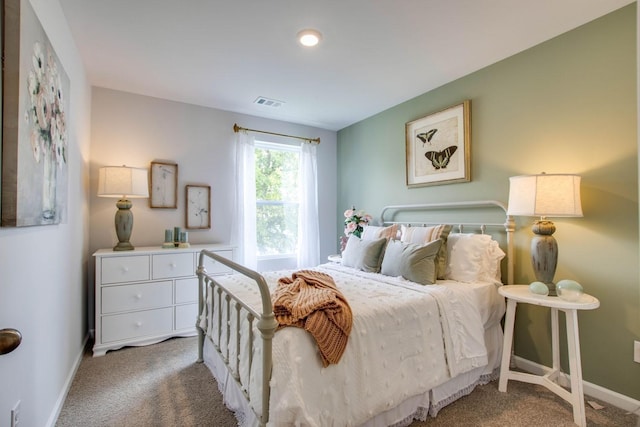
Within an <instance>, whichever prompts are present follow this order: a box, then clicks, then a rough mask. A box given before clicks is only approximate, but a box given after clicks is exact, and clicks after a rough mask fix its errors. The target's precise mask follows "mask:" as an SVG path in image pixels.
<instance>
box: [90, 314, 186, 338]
mask: <svg viewBox="0 0 640 427" xmlns="http://www.w3.org/2000/svg"><path fill="white" fill-rule="evenodd" d="M172 330H173V307H168V308H160V309H157V310H147V311H137V312H135V313H127V314H115V315H112V316H103V317H102V337H101V342H103V343H107V342H113V341H120V340H126V339H131V338H139V337H146V336H152V335H161V334H168V333H170V332H171V331H172Z"/></svg>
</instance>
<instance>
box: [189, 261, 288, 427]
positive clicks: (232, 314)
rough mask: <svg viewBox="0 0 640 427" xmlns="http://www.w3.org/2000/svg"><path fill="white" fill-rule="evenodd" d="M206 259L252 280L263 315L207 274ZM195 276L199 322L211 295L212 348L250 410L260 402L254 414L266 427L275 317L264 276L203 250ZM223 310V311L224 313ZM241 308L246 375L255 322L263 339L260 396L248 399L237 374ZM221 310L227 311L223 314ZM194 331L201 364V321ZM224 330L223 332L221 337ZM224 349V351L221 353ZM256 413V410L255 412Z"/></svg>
mask: <svg viewBox="0 0 640 427" xmlns="http://www.w3.org/2000/svg"><path fill="white" fill-rule="evenodd" d="M205 257H208V258H211V259H213V260H215V261H216V262H219V263H221V264H224V265H226V266H227V267H229V268H231V269H232V270H234V271H235V272H237V273H240V274H243V275H244V276H246V277H248V278H250V279H252V280H253V281H255V283H256V285H257V286H258V289H259V290H260V295H261V298H262V313H259V312H257V311H256V310H254V309H253V308H251V307H249V306H248V305H247V304H246V303H245V302H243V301H242V300H241V299H240V298H238V297H237V296H235V295H234V294H233V293H232V292H231V291H230V290H229V289H227V288H226V287H225V286H223V285H222V284H220V283H219V282H217V281H216V280H215V277H214V276H209V275H207V272H206V269H205V267H204V260H205ZM196 273H197V275H198V313H199V316H198V319H200V314H202V312H203V310H204V308H205V305H206V303H207V296H208V295H211V306H212V311H211V312H209V313H207V314H208V316H213V317H212V322H216V323H217V326H218V330H217V333H216V334H215V335H217V336H212V337H211V340H212V342H213V345H214V347H215V349H216V351H217V352H218V354H219V355H220V357H221V358H222V360H223V361H224V363H225V365H226V367H227V369H228V370H229V372H230V374H231V376H232V377H233V378H234V380H235V381H236V383H237V384H238V386H239V389H240V390H242V391H243V394H244V396H245V398H246V399H247V401H248V402H249V405H248V406H249V407H250V408H252V410H254V409H253V407H252V405H251V402H252V401H255V399H256V398H259V399H260V400H261V402H262V413H261V414H259V413H256V414H255V415H256V417H257V418H258V420H259V422H260V425H266V423H267V422H268V421H269V396H270V387H269V381H270V380H271V368H272V363H273V362H272V351H271V349H272V339H273V335H274V334H275V330H276V328H277V326H278V323H277V322H276V320H275V318H274V315H273V305H272V303H271V295H270V293H269V287H268V286H267V282H266V281H265V279H264V277H262V275H260V274H259V273H258V272H256V271H253V270H250V269H248V268H246V267H244V266H242V265H240V264H237V263H235V262H233V261H231V260H229V259H227V258H224V257H223V256H220V255H218V254H216V253H214V252H211V251H208V250H203V251H201V252H200V257H199V259H198V269H197V271H196ZM223 308H224V309H225V310H223ZM242 309H244V310H246V311H247V312H248V314H247V319H248V321H249V322H248V324H249V326H248V328H249V331H248V333H249V348H248V350H247V352H248V354H247V355H246V357H247V358H248V360H249V372H252V371H251V367H252V366H253V363H254V361H253V338H252V335H251V334H252V331H253V322H254V321H255V320H256V319H257V323H256V327H257V328H258V330H259V331H260V334H261V338H262V360H261V361H258V362H261V363H262V382H261V387H260V396H257V397H254V396H251V392H250V384H243V379H242V377H241V375H240V360H241V356H243V354H242V353H241V352H242V351H243V349H242V347H241V345H240V342H241V340H240V332H241V328H240V324H241V318H240V317H241V315H240V312H241V310H242ZM223 311H226V315H223ZM232 321H235V324H236V325H238V327H237V328H235V343H236V357H235V360H229V359H230V355H229V354H230V351H229V346H230V345H231V334H232V333H233V332H234V331H233V330H232V327H231V325H232ZM196 328H197V330H198V362H202V361H203V360H204V359H203V349H204V339H205V330H204V329H202V328H201V327H200V321H198V322H197V325H196ZM223 328H225V329H224V331H225V332H226V333H225V334H223ZM222 339H226V345H225V346H223V345H222V342H221V340H222ZM225 348H226V351H225V350H224V349H225ZM254 412H255V410H254Z"/></svg>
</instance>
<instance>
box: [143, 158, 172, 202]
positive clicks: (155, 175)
mask: <svg viewBox="0 0 640 427" xmlns="http://www.w3.org/2000/svg"><path fill="white" fill-rule="evenodd" d="M149 174H150V175H151V176H150V180H149V187H150V190H151V191H149V207H152V208H166V209H177V208H178V165H177V164H176V163H168V162H151V167H150V168H149Z"/></svg>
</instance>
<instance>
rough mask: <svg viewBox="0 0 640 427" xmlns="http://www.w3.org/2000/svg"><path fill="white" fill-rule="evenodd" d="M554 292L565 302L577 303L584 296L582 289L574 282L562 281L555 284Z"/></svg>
mask: <svg viewBox="0 0 640 427" xmlns="http://www.w3.org/2000/svg"><path fill="white" fill-rule="evenodd" d="M556 292H557V293H558V296H559V297H560V298H562V299H563V300H565V301H578V300H579V299H580V297H581V296H582V294H584V289H582V285H581V284H580V283H578V282H576V281H575V280H569V279H564V280H560V281H559V282H558V283H556Z"/></svg>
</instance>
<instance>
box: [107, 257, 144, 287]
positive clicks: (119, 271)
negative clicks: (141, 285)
mask: <svg viewBox="0 0 640 427" xmlns="http://www.w3.org/2000/svg"><path fill="white" fill-rule="evenodd" d="M101 267H102V277H101V280H100V282H101V283H102V284H105V283H124V282H138V281H141V280H149V256H148V255H138V256H117V257H111V258H102V265H101Z"/></svg>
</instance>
